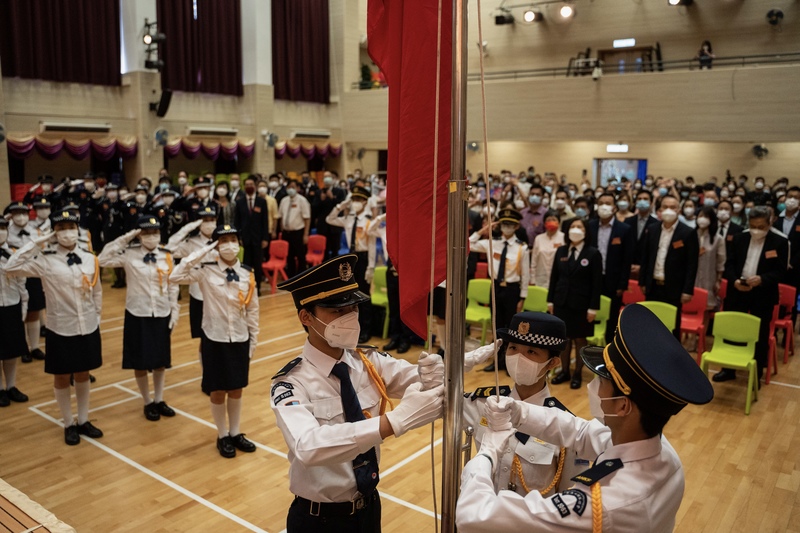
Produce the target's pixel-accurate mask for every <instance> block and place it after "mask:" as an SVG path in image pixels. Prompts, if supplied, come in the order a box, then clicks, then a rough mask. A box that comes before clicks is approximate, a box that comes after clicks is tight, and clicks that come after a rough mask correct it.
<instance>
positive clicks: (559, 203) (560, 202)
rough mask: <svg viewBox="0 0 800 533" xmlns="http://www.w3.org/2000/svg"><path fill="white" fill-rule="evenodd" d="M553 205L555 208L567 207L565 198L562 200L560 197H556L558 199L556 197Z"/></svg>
mask: <svg viewBox="0 0 800 533" xmlns="http://www.w3.org/2000/svg"><path fill="white" fill-rule="evenodd" d="M553 205H555V207H556V209H564V208H565V207H567V202H566V200H562V199H561V198H558V199H556V203H555V204H553Z"/></svg>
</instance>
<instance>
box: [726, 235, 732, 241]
mask: <svg viewBox="0 0 800 533" xmlns="http://www.w3.org/2000/svg"><path fill="white" fill-rule="evenodd" d="M725 240H726V241H728V242H732V241H733V235H728V236H727V237H725Z"/></svg>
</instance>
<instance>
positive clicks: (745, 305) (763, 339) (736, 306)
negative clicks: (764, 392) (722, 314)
mask: <svg viewBox="0 0 800 533" xmlns="http://www.w3.org/2000/svg"><path fill="white" fill-rule="evenodd" d="M731 285H732V284H731ZM731 291H736V292H737V293H738V294H731ZM758 296H759V295H756V297H753V296H752V295H751V294H748V293H745V292H742V291H737V290H736V289H735V288H733V287H729V288H728V297H727V298H725V310H726V311H739V312H740V313H747V314H750V315H753V316H754V317H758V318H760V319H761V325H760V326H759V328H758V342H757V343H756V365H757V366H758V377H759V378H761V376H762V375H763V374H764V369H765V368H766V367H767V354H769V324H770V322H771V321H772V309H773V308H774V307H775V306H774V305H772V302H770V301H766V302H765V301H764V298H759V297H758ZM789 334H790V335H791V334H792V333H789Z"/></svg>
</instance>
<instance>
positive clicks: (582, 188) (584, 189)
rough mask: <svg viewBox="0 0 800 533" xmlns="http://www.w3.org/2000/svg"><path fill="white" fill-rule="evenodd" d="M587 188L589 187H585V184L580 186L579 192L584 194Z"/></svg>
mask: <svg viewBox="0 0 800 533" xmlns="http://www.w3.org/2000/svg"><path fill="white" fill-rule="evenodd" d="M588 188H589V186H588V185H586V184H585V183H582V184H581V192H586V189H588Z"/></svg>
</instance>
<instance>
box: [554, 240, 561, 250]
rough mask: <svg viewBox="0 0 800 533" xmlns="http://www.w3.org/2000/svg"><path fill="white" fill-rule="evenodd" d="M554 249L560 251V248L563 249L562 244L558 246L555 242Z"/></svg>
mask: <svg viewBox="0 0 800 533" xmlns="http://www.w3.org/2000/svg"><path fill="white" fill-rule="evenodd" d="M553 248H555V249H556V250H558V249H559V248H561V245H560V244H558V243H555V242H554V243H553Z"/></svg>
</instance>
